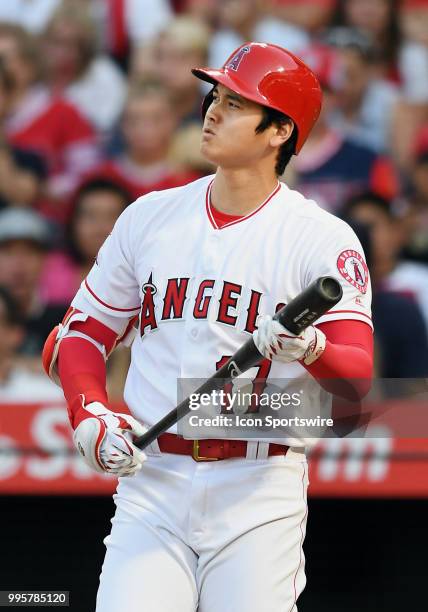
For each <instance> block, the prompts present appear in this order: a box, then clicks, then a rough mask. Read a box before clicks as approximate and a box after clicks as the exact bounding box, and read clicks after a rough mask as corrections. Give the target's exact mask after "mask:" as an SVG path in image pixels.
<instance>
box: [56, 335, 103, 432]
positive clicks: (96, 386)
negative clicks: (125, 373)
mask: <svg viewBox="0 0 428 612" xmlns="http://www.w3.org/2000/svg"><path fill="white" fill-rule="evenodd" d="M58 373H59V378H60V380H61V385H62V389H63V392H64V396H65V399H66V400H67V406H68V416H69V419H70V422H71V425H72V427H73V429H76V427H77V426H78V425H79V423H80V422H81V421H82V420H83V419H85V418H86V417H87V416H89V415H88V413H86V412H85V410H84V408H83V405H82V397H81V396H82V395H84V396H85V398H84V400H85V401H84V403H85V404H86V405H87V404H90V403H91V402H101V403H102V404H104V405H105V406H107V403H108V397H107V390H106V366H105V361H104V357H103V355H102V354H101V352H100V351H99V350H98V349H97V347H96V346H94V345H93V344H91V343H90V342H88V341H87V340H85V339H84V338H64V340H63V341H62V342H61V345H60V348H59V352H58Z"/></svg>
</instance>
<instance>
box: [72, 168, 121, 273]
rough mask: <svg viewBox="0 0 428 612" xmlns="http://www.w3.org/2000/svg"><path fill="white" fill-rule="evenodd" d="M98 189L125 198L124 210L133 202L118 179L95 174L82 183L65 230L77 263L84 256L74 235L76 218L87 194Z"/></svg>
mask: <svg viewBox="0 0 428 612" xmlns="http://www.w3.org/2000/svg"><path fill="white" fill-rule="evenodd" d="M98 191H109V192H110V193H113V194H114V195H117V196H118V197H119V198H120V199H122V200H123V210H125V208H126V207H127V206H128V205H129V204H130V203H131V202H132V197H131V195H130V193H129V192H128V191H127V190H126V189H125V187H123V186H122V185H121V184H120V183H118V182H117V181H113V180H111V179H109V178H107V177H103V176H95V177H93V178H90V179H88V180H86V181H85V182H84V183H82V185H80V187H79V188H78V190H77V191H76V193H75V194H74V198H73V203H72V208H71V214H70V218H69V221H68V223H67V227H66V231H65V240H66V244H67V247H68V252H69V254H70V255H71V256H72V258H73V259H74V260H75V261H76V262H77V263H83V258H82V255H81V253H80V251H79V249H78V247H77V244H76V240H75V236H74V234H75V226H76V220H77V217H78V215H79V213H80V205H81V203H82V200H83V199H84V198H85V197H86V196H87V195H91V194H92V193H96V192H98Z"/></svg>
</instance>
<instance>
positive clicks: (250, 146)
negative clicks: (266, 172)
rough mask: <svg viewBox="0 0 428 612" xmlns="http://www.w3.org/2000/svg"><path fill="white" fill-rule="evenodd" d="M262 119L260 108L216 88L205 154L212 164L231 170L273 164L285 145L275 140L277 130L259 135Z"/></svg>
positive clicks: (207, 124)
mask: <svg viewBox="0 0 428 612" xmlns="http://www.w3.org/2000/svg"><path fill="white" fill-rule="evenodd" d="M262 119H263V111H262V107H261V106H260V105H259V104H256V103H254V102H251V101H250V100H247V99H245V98H242V97H241V96H239V95H238V94H236V93H235V92H233V91H232V90H230V89H227V87H224V86H223V85H220V84H219V85H217V86H216V87H215V89H214V92H213V101H212V103H211V105H210V106H209V108H208V110H207V113H206V115H205V121H204V126H203V131H202V141H201V152H202V154H203V155H204V156H205V157H206V158H207V159H208V160H209V161H210V162H212V163H213V164H216V165H217V166H220V167H222V168H228V169H233V168H235V169H238V168H251V167H255V166H256V165H257V164H258V163H262V162H263V161H266V160H268V161H269V158H272V160H273V159H274V157H275V156H276V150H277V148H276V147H277V145H279V144H282V143H281V142H280V140H278V143H276V140H275V138H276V136H277V132H278V128H276V127H275V126H271V127H269V128H267V129H266V130H264V131H263V132H261V133H256V128H257V127H258V125H259V124H260V122H261V121H262ZM273 167H274V164H273V162H272V168H273Z"/></svg>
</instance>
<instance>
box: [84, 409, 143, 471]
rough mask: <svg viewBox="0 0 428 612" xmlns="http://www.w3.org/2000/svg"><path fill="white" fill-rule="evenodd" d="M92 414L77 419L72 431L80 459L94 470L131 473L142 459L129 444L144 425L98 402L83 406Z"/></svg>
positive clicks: (137, 469) (140, 432)
mask: <svg viewBox="0 0 428 612" xmlns="http://www.w3.org/2000/svg"><path fill="white" fill-rule="evenodd" d="M85 411H86V412H89V413H90V414H93V415H94V416H93V417H88V418H86V419H84V420H83V421H81V423H79V425H78V426H77V427H76V429H75V431H74V435H73V439H74V443H75V445H76V447H77V449H78V451H79V453H80V454H81V455H82V457H83V459H84V461H85V462H86V463H87V464H88V465H89V466H90V467H91V468H93V469H94V470H96V471H97V472H109V473H110V474H116V475H117V476H133V475H134V474H136V473H137V472H138V471H139V470H140V469H141V466H142V464H143V462H144V461H145V459H146V455H145V454H144V453H143V451H142V450H140V449H139V448H137V447H136V446H134V444H132V436H133V435H134V436H142V435H143V434H144V433H145V432H146V431H147V429H146V427H144V425H142V424H141V423H139V422H138V421H137V420H136V419H134V417H132V416H130V415H129V414H122V413H117V412H112V411H111V410H109V409H108V408H106V407H105V406H103V404H101V403H100V402H92V403H91V404H88V405H87V406H85Z"/></svg>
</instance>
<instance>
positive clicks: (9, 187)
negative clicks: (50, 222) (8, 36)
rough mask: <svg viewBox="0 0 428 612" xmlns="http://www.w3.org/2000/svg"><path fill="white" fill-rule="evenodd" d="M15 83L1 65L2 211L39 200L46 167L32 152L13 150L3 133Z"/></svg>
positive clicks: (29, 204) (0, 187)
mask: <svg viewBox="0 0 428 612" xmlns="http://www.w3.org/2000/svg"><path fill="white" fill-rule="evenodd" d="M12 90H13V81H12V79H11V76H10V74H9V72H8V71H7V70H6V67H5V65H4V63H3V62H2V61H0V210H1V209H2V208H5V207H6V206H33V205H35V204H36V203H37V200H38V198H39V197H40V194H41V190H42V186H43V182H44V179H45V178H46V167H45V164H44V162H43V159H42V158H41V157H40V156H39V155H37V154H36V153H34V152H32V151H28V150H25V149H21V148H17V147H13V146H11V145H10V143H9V141H8V138H7V136H6V134H5V133H4V121H5V118H6V116H7V112H8V97H9V95H10V93H11V91H12Z"/></svg>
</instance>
